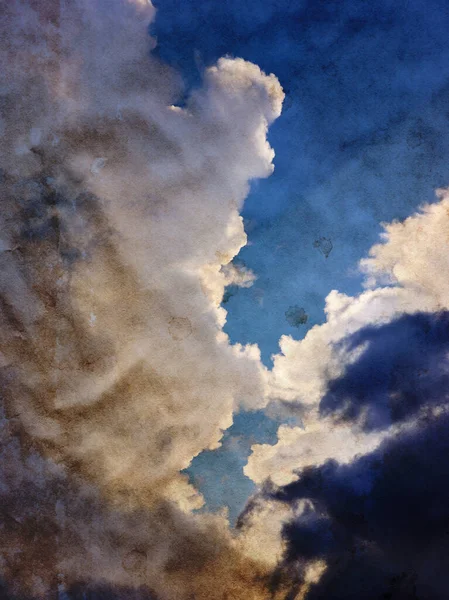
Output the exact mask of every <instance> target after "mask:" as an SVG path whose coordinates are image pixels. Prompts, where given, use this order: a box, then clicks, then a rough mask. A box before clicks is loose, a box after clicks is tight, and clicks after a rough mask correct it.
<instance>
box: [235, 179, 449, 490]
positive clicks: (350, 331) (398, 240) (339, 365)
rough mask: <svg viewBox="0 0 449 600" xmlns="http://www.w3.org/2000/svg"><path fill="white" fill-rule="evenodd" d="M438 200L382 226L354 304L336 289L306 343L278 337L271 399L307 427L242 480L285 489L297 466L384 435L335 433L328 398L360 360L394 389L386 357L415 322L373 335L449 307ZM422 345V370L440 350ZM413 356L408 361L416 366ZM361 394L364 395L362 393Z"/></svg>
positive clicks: (262, 450) (443, 199)
mask: <svg viewBox="0 0 449 600" xmlns="http://www.w3.org/2000/svg"><path fill="white" fill-rule="evenodd" d="M438 196H439V201H438V202H436V203H434V204H432V205H427V206H424V207H423V208H422V209H421V210H420V211H419V212H418V213H417V214H415V215H413V216H411V217H409V218H408V219H406V220H405V221H404V222H402V223H392V224H388V225H385V233H384V234H383V236H382V237H383V243H382V244H378V245H376V246H374V247H373V248H372V250H371V251H370V256H369V258H367V259H364V260H362V261H361V263H360V268H361V269H362V271H363V272H364V273H365V275H366V279H365V286H366V288H367V289H366V291H364V292H363V293H361V294H360V295H359V296H355V297H350V296H347V295H345V294H341V293H339V292H337V291H336V290H333V291H332V292H331V293H330V294H329V295H328V297H327V299H326V308H325V312H326V322H325V323H324V324H323V325H316V326H315V327H313V328H312V329H311V330H310V331H309V332H308V333H307V335H306V336H305V338H304V339H303V340H295V339H293V338H292V337H291V336H283V337H282V338H281V340H280V349H281V353H280V354H277V355H275V356H274V357H273V358H274V366H273V370H272V371H271V372H270V373H269V385H268V394H269V396H270V397H271V398H272V399H273V400H274V401H281V402H283V403H286V404H291V405H292V406H296V405H298V406H299V407H300V412H301V416H302V419H303V421H304V423H305V426H306V428H305V430H304V429H302V428H295V427H293V428H292V427H287V426H282V427H281V428H280V430H279V442H278V444H277V446H275V447H273V446H270V445H258V446H257V445H256V446H254V447H253V454H252V455H251V457H250V459H249V462H248V465H247V466H246V468H245V473H246V474H247V475H248V476H249V477H251V478H253V479H254V480H255V481H258V482H261V481H263V480H264V479H265V478H266V477H268V476H272V477H274V478H275V479H276V480H277V481H279V482H281V480H282V482H283V483H286V482H287V480H288V479H290V480H292V479H293V478H294V477H295V476H294V473H293V471H294V470H295V469H296V468H298V467H299V466H300V465H307V464H320V463H321V462H325V461H326V459H328V458H335V459H336V460H340V461H351V460H352V459H353V457H354V456H356V455H357V454H358V453H361V452H363V451H364V449H365V450H366V451H368V450H371V449H373V447H374V446H376V445H377V444H378V443H380V441H381V440H382V439H383V435H385V432H384V433H382V432H370V433H367V432H366V431H365V432H363V431H361V429H360V426H359V424H355V425H353V424H350V425H348V426H346V427H344V428H343V429H342V428H336V426H335V421H336V415H335V414H334V412H335V411H336V409H337V406H335V398H334V401H332V400H331V398H332V394H333V391H332V390H333V386H335V385H337V384H332V382H334V381H338V380H339V378H341V377H343V376H344V374H345V373H346V372H347V371H349V370H350V369H354V370H357V369H359V368H360V364H362V363H361V362H360V361H365V362H366V361H370V360H372V361H375V362H373V363H372V365H373V371H372V372H371V373H370V375H371V377H373V376H375V374H374V371H375V370H376V369H377V370H378V372H377V376H376V377H377V381H379V385H381V386H388V385H390V384H391V382H390V381H389V380H388V378H387V379H385V377H386V372H385V370H388V368H389V362H388V360H389V358H391V357H390V355H389V352H390V351H394V350H392V349H394V348H397V347H396V346H395V344H394V343H393V341H394V340H396V337H395V336H397V335H400V336H402V338H407V336H411V337H412V338H413V337H414V336H415V335H417V332H416V330H415V328H414V324H413V322H412V321H408V320H407V319H404V320H403V321H400V322H399V323H398V324H397V325H395V326H392V327H391V329H390V330H388V331H390V336H391V340H390V338H389V340H390V341H389V342H388V345H387V347H386V348H384V347H383V344H384V343H386V338H387V333H386V331H387V329H384V330H382V334H381V335H380V334H379V337H378V338H376V333H375V332H376V329H375V328H376V327H380V326H383V325H387V324H389V323H392V322H393V321H395V320H396V319H398V318H400V317H401V316H404V315H414V314H416V313H418V312H435V311H441V310H444V309H447V308H449V296H448V294H447V293H446V289H447V281H446V274H447V272H448V271H449V258H448V256H447V253H446V252H445V251H444V244H445V242H444V240H445V239H446V238H447V228H448V224H449V212H448V211H449V195H448V193H447V192H446V191H443V190H439V191H438ZM376 339H377V341H376ZM421 342H422V343H423V344H424V346H425V347H426V348H427V350H426V351H424V350H423V351H422V352H421V353H415V354H414V355H412V356H414V357H415V363H414V367H416V368H421V369H425V368H427V367H426V366H425V365H427V366H428V360H427V359H426V352H428V351H429V352H430V349H432V352H431V353H430V354H428V357H429V356H433V350H434V344H436V346H438V347H439V344H440V340H439V339H432V338H431V337H429V338H426V340H424V338H423V340H421ZM421 342H420V343H421ZM370 345H371V349H370V350H368V351H367V347H368V346H370ZM376 347H377V350H376V349H375V348H376ZM366 352H368V353H366ZM412 356H410V357H408V359H410V360H412ZM442 356H444V355H442ZM363 364H364V363H363ZM357 365H358V366H357ZM382 368H383V371H382V372H381V369H382ZM438 368H439V367H438ZM409 369H411V367H409ZM396 377H399V375H397V376H396ZM354 381H355V379H354ZM365 383H366V381H365V380H363V379H362V380H360V383H359V385H360V386H361V387H363V386H364V384H365ZM402 383H403V382H401V385H402ZM399 387H400V386H399ZM353 391H354V390H351V391H350V392H349V391H348V392H347V395H349V396H350V395H351V393H352V392H353ZM359 395H360V397H361V396H363V392H360V394H359ZM332 402H334V405H333V406H332V409H329V405H330V404H332ZM344 402H345V396H343V395H342V394H340V400H339V401H338V403H339V407H338V408H339V409H340V413H341V411H342V410H343V412H344ZM397 403H398V404H399V401H398V402H397ZM320 407H321V408H320ZM379 410H380V409H379ZM340 416H341V415H340ZM365 418H368V415H366V414H365ZM298 457H299V458H298ZM298 460H300V464H298Z"/></svg>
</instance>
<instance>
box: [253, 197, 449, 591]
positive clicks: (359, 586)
mask: <svg viewBox="0 0 449 600" xmlns="http://www.w3.org/2000/svg"><path fill="white" fill-rule="evenodd" d="M439 197H440V200H439V202H437V203H435V204H433V205H430V206H424V207H423V208H422V209H421V210H420V211H419V213H417V214H416V215H413V216H412V217H410V218H408V219H407V220H405V221H404V222H403V223H393V224H390V225H386V226H385V233H384V235H383V243H382V244H379V245H376V246H374V247H373V249H372V250H371V252H370V257H369V258H368V259H365V260H362V261H361V268H362V270H363V271H364V272H365V273H366V287H367V288H368V289H367V290H366V291H364V292H363V293H361V294H360V295H359V296H357V297H354V298H351V297H348V296H345V295H343V294H339V293H338V292H335V291H333V292H332V293H331V294H330V295H329V296H328V299H327V307H326V313H327V320H326V323H325V324H323V325H320V326H315V327H314V328H312V330H311V331H310V332H309V333H308V334H307V335H306V337H305V338H304V339H303V340H302V341H296V340H293V339H292V338H291V337H284V338H282V340H281V351H282V354H279V355H277V356H275V357H274V367H273V371H272V372H271V373H270V381H269V386H270V387H269V393H270V394H271V396H272V398H273V400H275V401H277V402H283V403H284V404H287V405H288V404H291V405H292V406H293V407H295V409H296V411H297V412H298V413H299V414H300V416H301V418H302V420H303V425H304V426H303V427H291V426H286V425H283V426H281V427H280V429H279V432H278V442H277V443H276V444H275V445H267V444H265V445H256V446H253V453H252V455H251V456H250V458H249V461H248V464H247V466H246V467H245V473H246V474H247V475H248V476H249V477H251V478H252V479H253V480H254V481H256V482H257V483H258V484H260V485H261V486H262V491H261V492H260V494H259V496H258V497H256V499H253V500H252V504H251V503H250V504H249V505H248V507H247V511H246V513H244V515H242V521H243V523H245V522H246V521H247V520H248V519H250V516H251V513H252V510H253V509H252V505H254V506H257V505H263V503H264V501H266V502H268V504H269V505H270V506H271V507H272V510H273V512H276V509H275V508H273V504H272V503H273V500H277V501H279V502H280V503H281V506H282V508H281V513H280V514H283V515H284V517H283V518H284V521H285V523H284V526H283V527H282V532H281V538H282V540H283V543H284V553H283V561H284V562H283V565H282V566H281V567H280V570H281V571H282V570H285V571H286V572H288V573H290V574H291V573H292V572H293V573H295V574H296V577H297V579H298V582H299V583H298V585H302V587H301V589H302V590H303V592H304V594H305V597H306V598H307V599H309V600H310V599H315V598H316V599H318V598H327V597H330V596H332V598H341V599H343V598H345V599H348V598H361V597H363V598H373V600H374V598H376V599H377V598H381V597H383V598H387V597H388V598H404V599H405V598H424V599H427V598H428V599H430V598H432V599H435V598H444V597H445V594H446V591H447V586H448V583H449V582H448V579H447V574H446V570H445V569H444V568H443V566H442V563H441V560H440V557H441V556H444V555H445V554H446V552H447V550H446V545H447V540H446V538H447V535H446V529H447V525H446V524H447V519H448V514H447V509H446V508H445V505H446V500H445V497H446V492H447V490H446V488H447V480H448V476H447V475H448V474H447V472H446V471H447V469H446V461H445V459H444V458H443V457H444V456H445V455H446V448H445V444H446V442H445V439H446V436H445V434H444V432H445V430H446V428H447V418H448V395H447V389H448V376H449V361H448V358H449V345H448V344H449V337H448V331H449V328H448V325H449V321H448V314H449V313H448V312H447V311H448V309H449V306H448V296H447V293H446V289H447V281H446V277H447V272H448V267H449V264H448V257H447V253H446V252H445V246H446V238H447V231H448V225H449V210H448V209H449V196H448V194H447V192H443V191H440V192H439ZM376 286H377V287H376ZM381 286H383V287H381ZM286 511H290V512H289V516H288V517H287V518H286V517H285V514H286ZM317 564H322V565H324V567H323V570H322V571H321V574H320V576H319V577H317V578H316V580H315V581H314V582H313V583H312V584H310V585H307V586H306V585H305V582H306V580H307V572H308V569H310V568H311V566H313V565H317Z"/></svg>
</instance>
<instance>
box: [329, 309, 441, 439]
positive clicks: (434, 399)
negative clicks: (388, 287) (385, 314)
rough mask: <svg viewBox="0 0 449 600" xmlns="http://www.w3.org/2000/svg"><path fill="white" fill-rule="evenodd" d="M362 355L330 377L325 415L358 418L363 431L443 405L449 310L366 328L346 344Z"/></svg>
mask: <svg viewBox="0 0 449 600" xmlns="http://www.w3.org/2000/svg"><path fill="white" fill-rule="evenodd" d="M341 344H342V345H344V346H345V347H347V348H348V349H349V350H351V351H353V350H356V349H357V348H363V347H364V346H365V345H367V347H366V349H365V350H364V351H363V353H362V355H361V357H360V358H359V359H358V360H357V361H356V362H355V363H353V364H351V365H349V366H348V367H347V368H346V372H345V374H344V375H343V376H342V377H340V378H338V379H336V380H334V381H332V382H331V383H330V384H329V389H328V392H327V393H326V395H325V396H324V397H323V399H322V400H321V403H320V412H321V414H322V415H331V414H334V415H335V414H336V415H338V419H341V420H350V421H354V420H356V421H358V422H360V424H361V425H362V426H363V428H364V429H365V430H373V429H385V428H388V427H389V426H390V425H391V424H392V423H397V422H400V421H404V420H405V419H407V418H408V417H409V416H410V415H412V414H414V413H416V412H417V411H418V410H419V409H420V408H421V407H422V406H424V405H429V404H432V405H435V404H444V403H446V401H447V390H449V370H448V366H449V365H448V361H447V355H448V353H449V313H447V312H443V313H441V314H440V315H434V314H424V313H421V314H415V315H405V316H403V317H401V318H400V319H398V320H396V321H393V322H392V323H389V324H387V325H383V326H376V327H375V326H373V327H365V328H364V329H361V330H359V331H358V332H356V333H355V334H354V335H352V336H351V337H350V338H349V340H348V339H346V340H344V341H343V342H342V343H341Z"/></svg>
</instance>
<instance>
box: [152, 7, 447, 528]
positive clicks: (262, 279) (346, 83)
mask: <svg viewBox="0 0 449 600" xmlns="http://www.w3.org/2000/svg"><path fill="white" fill-rule="evenodd" d="M155 5H156V7H157V10H158V12H157V17H156V20H155V23H154V24H153V26H152V33H153V34H155V35H156V37H157V42H158V46H157V49H156V50H155V52H156V53H157V54H158V55H159V56H160V57H161V58H162V59H163V60H164V61H166V62H168V63H169V64H171V65H173V66H175V67H176V68H177V69H178V70H179V71H180V72H181V73H182V76H183V78H184V81H185V84H186V92H187V93H188V90H189V89H190V88H191V87H192V86H196V85H198V84H199V83H200V81H201V73H202V70H203V69H204V68H205V67H207V66H208V65H210V64H212V63H214V62H215V61H216V60H217V59H218V58H219V57H221V56H223V55H225V54H229V55H231V56H236V57H242V58H245V59H247V60H250V61H252V62H255V63H256V64H258V65H259V66H260V67H261V68H262V69H263V70H264V71H266V72H273V73H275V75H276V76H277V77H278V78H279V80H280V82H281V84H282V86H283V88H284V90H285V92H286V100H285V103H284V110H283V114H282V115H281V117H280V118H279V119H278V120H277V121H276V122H275V124H274V125H273V126H272V128H271V129H270V132H269V140H270V143H271V145H272V146H273V147H274V150H275V152H276V157H275V172H274V174H273V175H272V176H271V177H270V178H269V179H267V180H262V181H256V182H254V183H253V185H252V189H251V193H250V195H249V197H248V198H247V200H246V203H245V207H244V210H243V217H244V219H245V228H246V232H247V234H248V241H249V244H248V246H247V247H245V248H243V249H242V251H241V252H240V254H239V256H238V259H237V260H238V261H243V262H244V263H245V264H246V266H247V267H249V268H251V269H252V270H253V271H254V272H255V273H256V274H257V277H258V279H257V281H256V282H255V284H254V285H253V286H252V287H251V288H247V289H242V288H239V289H230V290H228V294H227V298H226V309H227V310H228V322H227V325H226V331H227V332H228V333H229V335H230V337H231V339H232V340H233V341H238V342H242V343H248V342H251V343H254V342H255V343H257V344H258V345H259V347H260V348H261V351H262V357H263V360H264V362H265V363H266V364H267V365H270V364H271V359H270V356H271V355H272V354H273V353H275V352H277V351H278V340H279V337H280V336H281V335H282V334H290V335H292V336H293V337H295V338H298V339H299V338H302V337H303V336H304V335H305V333H306V332H307V330H308V329H309V328H310V327H312V326H313V325H314V324H317V323H322V322H323V321H324V313H323V307H324V299H325V297H326V295H327V294H328V293H329V291H330V290H332V289H338V290H339V291H342V292H346V293H357V292H358V291H359V290H360V282H361V278H360V275H359V274H358V272H357V263H358V261H359V260H360V259H361V258H362V257H363V256H365V255H366V253H367V251H368V250H369V248H370V247H371V246H372V245H373V243H375V242H376V240H377V239H378V236H379V233H380V231H381V222H390V221H393V220H395V219H404V218H405V217H407V216H408V215H410V214H411V213H412V212H413V211H414V209H416V208H417V207H418V206H419V205H420V204H422V203H423V202H431V201H433V199H434V190H435V188H438V187H440V186H444V185H447V182H448V181H449V164H448V163H447V161H446V156H447V155H448V151H449V136H448V135H447V132H448V126H449V122H448V115H449V102H448V100H447V94H446V91H447V86H448V81H447V67H448V66H449V48H448V46H447V42H446V37H447V24H448V21H449V5H448V4H447V3H446V2H444V1H440V0H430V1H426V2H424V1H422V0H420V1H419V0H413V1H410V2H391V1H386V0H383V1H380V2H376V3H369V2H364V1H353V0H351V1H349V0H348V1H343V2H336V1H329V2H319V1H316V0H313V1H312V0H311V1H292V0H272V1H269V0H264V1H262V2H260V1H255V0H245V1H241V0H239V1H237V0H235V1H229V2H216V1H208V0H203V1H201V2H198V1H195V0H183V2H182V4H181V3H180V2H179V0H164V2H156V3H155ZM323 238H325V240H330V242H331V244H332V246H331V248H332V249H331V251H330V252H329V254H328V256H327V257H326V256H325V253H323V252H321V251H320V248H319V247H317V246H319V244H320V240H322V239H323ZM317 242H318V243H317ZM325 243H326V244H327V245H328V247H330V246H329V242H328V241H326V242H325ZM290 307H293V309H294V307H296V308H297V309H299V308H303V309H304V312H305V313H306V314H307V317H308V318H307V322H306V323H305V324H304V323H303V324H297V326H295V324H294V323H293V325H292V324H291V319H290V322H289V320H288V319H287V318H286V312H287V311H288V310H289V308H290ZM263 423H264V425H263ZM254 426H256V431H258V433H257V434H255V435H256V436H258V438H257V441H260V442H269V443H273V442H274V441H275V430H276V426H275V425H274V424H273V423H272V422H271V421H270V419H268V418H267V417H264V416H262V415H251V414H250V415H246V416H240V417H238V419H237V422H236V425H235V426H234V427H233V428H231V430H230V431H229V432H227V434H226V436H225V440H224V448H222V449H221V450H219V451H217V452H215V453H210V452H208V453H206V454H205V455H203V456H200V457H198V458H197V459H196V460H195V461H194V462H193V465H192V467H191V468H190V470H189V472H190V473H191V474H192V476H193V478H194V479H195V480H196V481H197V483H198V485H199V487H200V489H201V491H202V492H203V493H204V494H205V496H206V500H207V501H208V505H209V506H210V507H212V508H216V507H218V506H220V505H222V504H226V505H228V506H230V508H231V515H233V516H235V515H236V514H237V512H238V510H239V509H240V508H241V507H242V503H243V502H244V498H245V497H246V496H247V494H248V493H249V492H250V491H251V490H252V489H253V486H252V483H251V482H250V481H249V480H247V479H246V478H245V477H244V476H243V475H242V474H240V475H239V474H238V471H239V469H240V470H241V466H242V465H243V464H244V463H245V460H246V453H247V451H248V448H249V445H248V443H247V440H245V436H247V435H248V432H249V431H252V429H253V427H254ZM242 440H245V441H242ZM226 469H232V470H234V474H233V477H232V478H231V479H232V481H233V483H232V485H231V484H230V485H231V487H229V488H226V478H225V479H224V480H223V477H222V471H223V470H226ZM217 478H218V482H220V483H218V482H217ZM237 481H239V483H236V482H237Z"/></svg>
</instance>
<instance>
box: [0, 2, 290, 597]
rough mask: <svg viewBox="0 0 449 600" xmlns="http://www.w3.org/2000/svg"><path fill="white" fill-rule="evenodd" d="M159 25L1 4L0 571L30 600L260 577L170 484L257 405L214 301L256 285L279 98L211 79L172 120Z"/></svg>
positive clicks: (173, 87)
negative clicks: (0, 448)
mask: <svg viewBox="0 0 449 600" xmlns="http://www.w3.org/2000/svg"><path fill="white" fill-rule="evenodd" d="M153 13H154V10H153V7H152V6H151V4H150V3H145V2H138V1H135V2H123V1H119V0H117V1H114V2H105V1H103V0H97V1H95V2H93V3H91V2H87V1H84V0H74V1H73V2H70V1H68V0H67V1H65V0H64V1H62V2H59V3H56V4H52V3H47V2H46V1H45V0H44V1H42V2H40V1H36V2H34V1H33V2H31V3H30V2H21V1H20V0H16V1H14V2H11V3H9V4H8V6H7V7H6V9H5V13H4V16H3V18H2V21H1V24H0V27H1V32H0V35H1V39H2V46H1V55H0V61H1V65H2V72H3V84H2V85H3V89H2V97H1V102H2V115H3V116H2V123H1V128H2V134H3V147H4V153H3V157H2V172H1V187H2V214H1V216H0V250H1V252H0V263H1V269H0V270H1V275H0V319H1V328H2V340H1V342H0V364H1V373H0V377H1V387H2V395H3V401H4V420H3V421H2V427H3V431H4V435H5V436H6V437H5V450H4V451H5V453H6V454H5V456H4V459H5V460H4V461H2V464H3V463H4V473H3V475H4V477H3V479H2V480H1V481H2V482H4V483H2V488H1V494H2V506H3V507H4V511H3V514H4V522H3V532H2V536H3V537H2V539H3V540H4V544H3V548H4V550H2V551H1V552H0V570H1V573H3V576H4V577H5V578H6V579H7V581H8V582H9V583H10V584H11V585H12V584H14V586H16V587H17V588H18V589H20V586H21V585H22V584H23V586H24V587H25V589H26V590H27V591H28V592H30V593H33V594H35V595H42V594H45V593H46V590H48V588H52V587H53V588H54V586H55V585H56V583H55V581H56V579H57V575H58V573H62V574H63V575H64V577H65V578H66V580H67V581H66V582H65V583H64V585H68V586H69V585H70V584H72V583H74V582H76V581H80V580H81V579H83V580H85V581H87V582H89V581H90V582H92V581H93V582H101V581H103V582H105V584H114V585H115V584H117V585H119V584H120V585H124V586H133V585H134V586H135V585H136V578H135V576H134V575H135V573H134V571H135V570H136V569H138V570H139V571H142V572H144V573H145V574H144V575H142V577H140V579H139V578H137V579H138V583H139V585H142V586H147V587H149V588H154V593H155V594H156V595H157V597H158V598H159V597H160V598H176V599H182V598H191V597H192V595H193V597H195V598H203V597H204V598H214V597H216V598H222V597H223V594H226V593H227V591H229V593H234V595H236V597H242V598H258V597H260V596H259V594H260V593H261V592H260V590H261V589H262V587H263V585H262V583H255V582H254V580H255V578H257V577H258V576H260V574H261V571H263V569H262V568H261V569H259V568H258V567H257V565H254V561H252V560H251V559H249V558H247V557H245V556H244V555H243V554H242V553H241V552H240V551H238V549H237V548H236V546H235V543H234V541H233V540H232V539H231V536H230V534H229V533H228V532H227V530H226V527H225V520H224V519H223V518H221V517H218V516H215V517H212V516H209V517H203V516H201V517H200V516H198V517H193V516H192V515H189V512H190V510H191V509H192V508H197V507H199V506H201V503H202V499H201V497H200V495H199V494H198V493H197V492H196V490H195V489H194V488H193V487H192V486H190V485H189V484H188V482H187V480H186V478H185V477H184V476H182V475H180V471H181V470H182V469H184V468H185V467H187V466H188V465H189V463H190V461H191V460H192V458H193V457H194V456H196V455H197V454H198V453H200V452H201V451H202V450H204V449H207V448H215V447H217V446H218V445H219V443H220V438H221V436H222V432H223V430H224V429H226V428H227V427H229V426H230V425H231V423H232V415H233V412H234V411H235V410H238V409H239V407H241V406H244V407H246V408H250V409H251V408H258V407H261V406H263V405H264V403H265V402H266V399H265V396H266V394H265V385H266V381H265V380H266V372H265V369H264V367H263V366H262V364H261V362H260V355H259V351H258V348H257V347H256V346H241V345H235V346H233V345H231V344H230V343H229V340H228V338H227V336H226V335H225V334H224V332H223V330H222V327H223V324H224V322H225V318H226V312H225V311H224V309H223V308H221V307H220V302H221V299H222V297H223V292H224V289H225V286H226V285H229V284H230V283H234V284H235V283H240V284H241V285H249V284H250V282H251V281H252V278H253V276H252V275H251V274H250V273H248V272H244V273H242V272H238V273H237V272H236V271H235V270H234V269H233V268H232V267H231V266H229V265H230V263H231V261H232V259H233V257H234V256H235V255H236V254H237V253H238V252H239V250H240V248H241V247H242V246H243V245H244V244H245V243H246V236H245V232H244V229H243V223H242V219H241V217H240V215H239V210H240V208H241V206H242V203H243V200H244V198H245V196H246V194H247V192H248V189H249V180H251V179H252V178H256V177H266V176H268V175H270V173H271V172H272V170H273V164H272V159H273V156H274V152H273V150H272V149H271V148H270V146H269V144H268V142H267V140H266V133H267V128H268V126H269V124H270V123H271V122H272V121H273V120H274V119H275V118H276V117H277V116H279V114H280V111H281V105H282V100H283V92H282V89H281V87H280V85H279V83H278V81H277V79H276V78H275V77H274V75H265V74H264V73H262V72H261V71H260V69H259V68H258V67H256V66H255V65H252V64H250V63H248V62H245V61H244V60H240V59H230V58H223V59H221V60H220V61H219V62H218V63H217V65H215V66H212V67H210V68H209V69H207V70H206V71H205V73H204V82H203V86H202V87H201V88H199V89H196V90H195V91H194V92H193V93H192V94H191V96H190V98H189V99H188V101H187V103H186V104H185V105H184V106H182V107H181V106H178V105H177V102H178V100H179V98H180V97H181V93H182V84H181V81H180V78H179V77H178V76H177V75H176V73H174V72H172V71H171V70H170V69H168V68H167V67H165V66H164V65H162V64H161V63H160V62H158V61H157V60H156V59H155V58H153V57H150V56H149V50H150V49H151V47H152V45H153V42H152V41H151V40H150V39H149V38H148V36H147V28H148V24H149V22H150V21H151V19H152V18H153ZM33 531H36V532H39V537H36V536H35V535H34V534H33V533H32V532H33ZM44 541H45V546H43V545H42V544H43V543H44ZM52 545H54V548H53V549H52V550H51V551H50V550H49V548H50V547H51V546H52ZM24 546H26V552H25V553H23V551H22V550H21V548H22V547H24ZM183 548H188V552H185V551H184V550H183ZM195 548H197V549H198V551H197V550H196V549H195ZM127 553H128V554H127ZM129 553H131V554H129ZM125 555H126V556H128V555H129V556H128V558H124V556H125ZM187 555H189V556H190V557H191V558H187ZM30 564H33V565H34V564H35V565H36V568H35V569H34V568H33V569H31V570H30V568H29V565H30ZM136 565H137V566H136ZM222 568H223V569H224V571H223V579H222V580H223V589H220V590H218V589H216V588H215V589H213V587H214V586H213V581H214V580H215V578H216V576H217V573H221V572H222ZM130 573H131V575H130ZM192 573H193V575H192ZM190 580H191V581H190ZM61 585H62V584H61Z"/></svg>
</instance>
